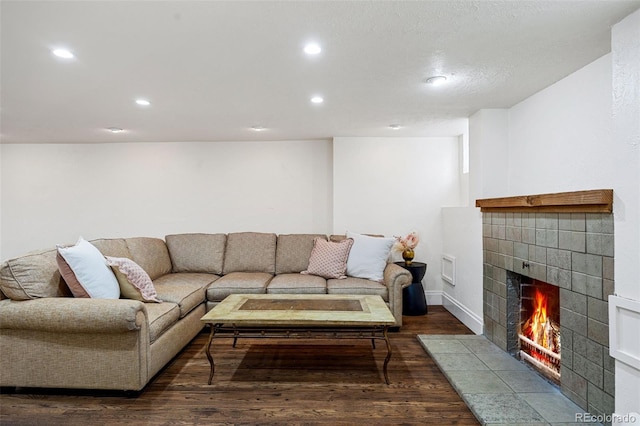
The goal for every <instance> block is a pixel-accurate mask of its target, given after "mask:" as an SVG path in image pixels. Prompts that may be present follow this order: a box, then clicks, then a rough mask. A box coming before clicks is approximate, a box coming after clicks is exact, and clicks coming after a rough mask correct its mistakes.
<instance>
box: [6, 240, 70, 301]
mask: <svg viewBox="0 0 640 426" xmlns="http://www.w3.org/2000/svg"><path fill="white" fill-rule="evenodd" d="M56 254H57V251H56V250H48V251H43V252H37V253H31V254H27V255H24V256H21V257H18V258H15V259H10V260H7V261H6V262H4V263H3V264H2V266H0V289H2V293H4V295H6V296H7V297H8V298H10V299H13V300H29V299H38V298H40V297H65V296H71V291H70V290H69V287H67V285H66V283H65V282H64V280H63V279H62V277H61V276H60V272H59V271H58V263H57V262H56Z"/></svg>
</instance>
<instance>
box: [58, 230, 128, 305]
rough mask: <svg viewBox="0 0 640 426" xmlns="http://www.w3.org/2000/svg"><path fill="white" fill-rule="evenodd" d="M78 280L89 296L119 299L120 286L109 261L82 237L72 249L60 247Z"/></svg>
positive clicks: (59, 249)
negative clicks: (108, 263)
mask: <svg viewBox="0 0 640 426" xmlns="http://www.w3.org/2000/svg"><path fill="white" fill-rule="evenodd" d="M58 253H60V256H62V257H63V258H64V260H65V261H66V262H67V264H68V265H69V267H70V268H71V270H72V271H73V273H74V275H75V276H76V279H77V280H78V282H79V283H80V285H81V286H82V287H83V289H84V290H85V291H86V293H87V294H88V295H89V297H92V298H96V299H119V298H120V286H119V285H118V280H116V276H115V275H114V274H113V271H112V270H111V268H110V267H109V266H108V265H107V259H105V257H104V256H103V255H102V253H100V250H98V249H97V248H96V247H95V246H94V245H93V244H91V243H90V242H88V241H85V240H84V239H83V238H82V237H80V238H79V239H78V242H77V243H76V245H74V246H71V247H62V246H58Z"/></svg>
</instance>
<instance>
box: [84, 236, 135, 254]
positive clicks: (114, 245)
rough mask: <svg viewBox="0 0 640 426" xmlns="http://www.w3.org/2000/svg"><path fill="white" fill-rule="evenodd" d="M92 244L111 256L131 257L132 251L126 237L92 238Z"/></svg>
mask: <svg viewBox="0 0 640 426" xmlns="http://www.w3.org/2000/svg"><path fill="white" fill-rule="evenodd" d="M91 244H93V245H94V246H96V248H97V249H98V250H100V253H102V254H103V255H105V256H111V257H126V258H129V259H131V253H130V252H129V247H128V246H127V241H126V240H125V239H124V238H112V239H109V238H101V239H98V240H91Z"/></svg>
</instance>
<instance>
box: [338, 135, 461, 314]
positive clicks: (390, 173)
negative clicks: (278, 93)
mask: <svg viewBox="0 0 640 426" xmlns="http://www.w3.org/2000/svg"><path fill="white" fill-rule="evenodd" d="M458 151H459V140H458V137H448V138H351V137H337V138H334V147H333V154H334V156H333V158H334V163H333V173H334V174H333V176H334V178H333V182H334V188H333V195H334V198H333V199H334V202H333V207H334V215H333V230H334V232H335V233H344V232H345V231H347V230H349V231H353V232H361V233H380V234H384V235H386V236H399V235H405V234H407V233H409V232H411V231H417V232H418V234H419V235H420V244H419V245H418V247H417V248H416V257H415V260H416V261H421V262H426V263H427V265H428V266H427V274H426V275H425V278H424V280H423V284H424V287H425V292H426V294H427V302H428V303H430V304H434V303H435V304H440V303H441V292H442V282H441V279H440V256H441V252H442V244H443V234H442V212H441V207H442V206H455V205H460V167H459V152H458ZM395 258H396V260H400V257H399V255H398V254H396V256H395Z"/></svg>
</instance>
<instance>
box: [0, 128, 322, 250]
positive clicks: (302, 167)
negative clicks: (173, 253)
mask: <svg viewBox="0 0 640 426" xmlns="http://www.w3.org/2000/svg"><path fill="white" fill-rule="evenodd" d="M0 150H1V161H2V163H1V164H2V168H1V190H2V218H1V221H2V222H1V230H2V241H1V250H2V251H1V253H2V258H3V259H7V258H10V257H13V256H18V255H21V254H24V253H26V252H28V251H32V250H37V249H45V248H53V247H54V246H55V244H56V243H72V242H75V241H76V240H77V238H78V236H80V235H82V236H83V237H85V238H87V239H92V238H101V237H107V238H108V237H133V236H155V237H161V238H162V237H164V236H165V235H166V234H171V233H181V232H225V233H228V232H236V231H259V232H275V233H298V232H311V233H315V232H317V233H330V232H331V230H332V223H331V220H332V192H331V191H332V145H331V141H330V140H314V141H282V142H262V141H261V142H207V143H198V142H176V143H131V144H54V145H48V144H24V145H22V144H15V145H2V146H0Z"/></svg>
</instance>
